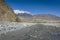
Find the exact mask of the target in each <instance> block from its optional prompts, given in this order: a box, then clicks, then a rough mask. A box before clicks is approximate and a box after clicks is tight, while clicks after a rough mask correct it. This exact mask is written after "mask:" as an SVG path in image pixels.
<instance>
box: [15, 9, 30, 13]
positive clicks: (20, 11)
mask: <svg viewBox="0 0 60 40" xmlns="http://www.w3.org/2000/svg"><path fill="white" fill-rule="evenodd" d="M14 12H15V13H16V14H18V13H27V14H31V13H30V12H28V11H23V10H14Z"/></svg>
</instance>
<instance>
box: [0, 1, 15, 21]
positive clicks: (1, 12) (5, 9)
mask: <svg viewBox="0 0 60 40" xmlns="http://www.w3.org/2000/svg"><path fill="white" fill-rule="evenodd" d="M0 21H9V22H15V21H16V16H15V14H14V12H13V11H12V9H11V8H10V7H9V6H8V5H6V3H5V2H4V0H0Z"/></svg>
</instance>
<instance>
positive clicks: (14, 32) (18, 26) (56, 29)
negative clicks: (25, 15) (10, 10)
mask: <svg viewBox="0 0 60 40" xmlns="http://www.w3.org/2000/svg"><path fill="white" fill-rule="evenodd" d="M0 40H60V23H18V22H0Z"/></svg>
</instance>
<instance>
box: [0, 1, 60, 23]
mask: <svg viewBox="0 0 60 40" xmlns="http://www.w3.org/2000/svg"><path fill="white" fill-rule="evenodd" d="M0 21H8V22H60V17H58V16H55V15H52V14H36V15H32V13H31V12H28V11H22V10H13V9H12V8H10V7H9V6H8V5H7V4H6V3H5V2H4V0H0Z"/></svg>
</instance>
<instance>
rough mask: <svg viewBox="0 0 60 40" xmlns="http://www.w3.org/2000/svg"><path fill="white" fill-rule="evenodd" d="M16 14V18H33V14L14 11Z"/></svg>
mask: <svg viewBox="0 0 60 40" xmlns="http://www.w3.org/2000/svg"><path fill="white" fill-rule="evenodd" d="M14 12H15V13H16V16H19V17H32V14H31V13H30V12H27V11H21V10H14Z"/></svg>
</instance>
